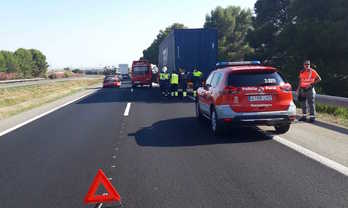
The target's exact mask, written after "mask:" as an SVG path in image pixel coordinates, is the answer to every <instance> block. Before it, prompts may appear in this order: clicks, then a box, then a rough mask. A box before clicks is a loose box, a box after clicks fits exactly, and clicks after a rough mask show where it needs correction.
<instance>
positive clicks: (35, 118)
mask: <svg viewBox="0 0 348 208" xmlns="http://www.w3.org/2000/svg"><path fill="white" fill-rule="evenodd" d="M95 92H96V91H92V92H89V93H87V94H86V95H82V96H80V97H78V98H76V99H74V100H71V101H68V102H66V103H64V104H62V105H60V106H58V107H55V108H53V109H51V110H49V111H47V112H45V113H42V114H40V115H38V116H35V117H34V118H31V119H29V120H27V121H24V122H23V123H20V124H18V125H16V126H14V127H11V128H9V129H7V130H5V131H3V132H0V137H1V136H4V135H5V134H8V133H10V132H11V131H14V130H16V129H18V128H20V127H22V126H25V125H27V124H28V123H30V122H33V121H35V120H37V119H39V118H42V117H44V116H46V115H48V114H50V113H52V112H54V111H56V110H59V109H61V108H63V107H65V106H67V105H70V104H72V103H74V102H76V101H78V100H81V99H82V98H85V97H87V96H89V95H91V94H93V93H95Z"/></svg>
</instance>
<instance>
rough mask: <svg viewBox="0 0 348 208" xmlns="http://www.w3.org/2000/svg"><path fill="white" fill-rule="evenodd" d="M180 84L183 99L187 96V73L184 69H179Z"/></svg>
mask: <svg viewBox="0 0 348 208" xmlns="http://www.w3.org/2000/svg"><path fill="white" fill-rule="evenodd" d="M179 72H180V74H179V84H180V88H181V90H182V97H183V98H185V97H186V96H187V73H186V72H185V70H183V69H179Z"/></svg>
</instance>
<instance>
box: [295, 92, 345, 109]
mask: <svg viewBox="0 0 348 208" xmlns="http://www.w3.org/2000/svg"><path fill="white" fill-rule="evenodd" d="M292 94H293V97H294V100H297V95H296V92H293V93H292ZM315 100H316V102H317V103H319V104H324V105H331V106H335V107H345V108H348V98H345V97H337V96H330V95H319V94H317V95H316V97H315Z"/></svg>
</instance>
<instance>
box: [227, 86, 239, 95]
mask: <svg viewBox="0 0 348 208" xmlns="http://www.w3.org/2000/svg"><path fill="white" fill-rule="evenodd" d="M239 93H240V91H239V88H238V87H233V86H227V87H225V88H224V91H223V94H224V95H236V94H239Z"/></svg>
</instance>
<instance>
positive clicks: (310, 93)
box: [296, 60, 321, 122]
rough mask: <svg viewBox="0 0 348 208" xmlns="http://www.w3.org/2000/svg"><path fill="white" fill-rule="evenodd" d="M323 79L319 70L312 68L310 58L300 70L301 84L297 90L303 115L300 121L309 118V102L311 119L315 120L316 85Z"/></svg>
mask: <svg viewBox="0 0 348 208" xmlns="http://www.w3.org/2000/svg"><path fill="white" fill-rule="evenodd" d="M320 81H321V78H320V76H319V74H318V73H317V71H315V70H314V69H312V68H311V63H310V61H309V60H307V61H305V62H304V69H303V70H302V71H301V72H300V76H299V84H298V87H297V90H296V93H297V95H298V101H300V103H301V107H302V113H303V115H302V117H301V118H300V121H306V120H307V102H308V106H309V113H310V117H309V121H310V122H314V121H315V94H316V92H315V89H314V85H315V84H317V83H318V82H320Z"/></svg>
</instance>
